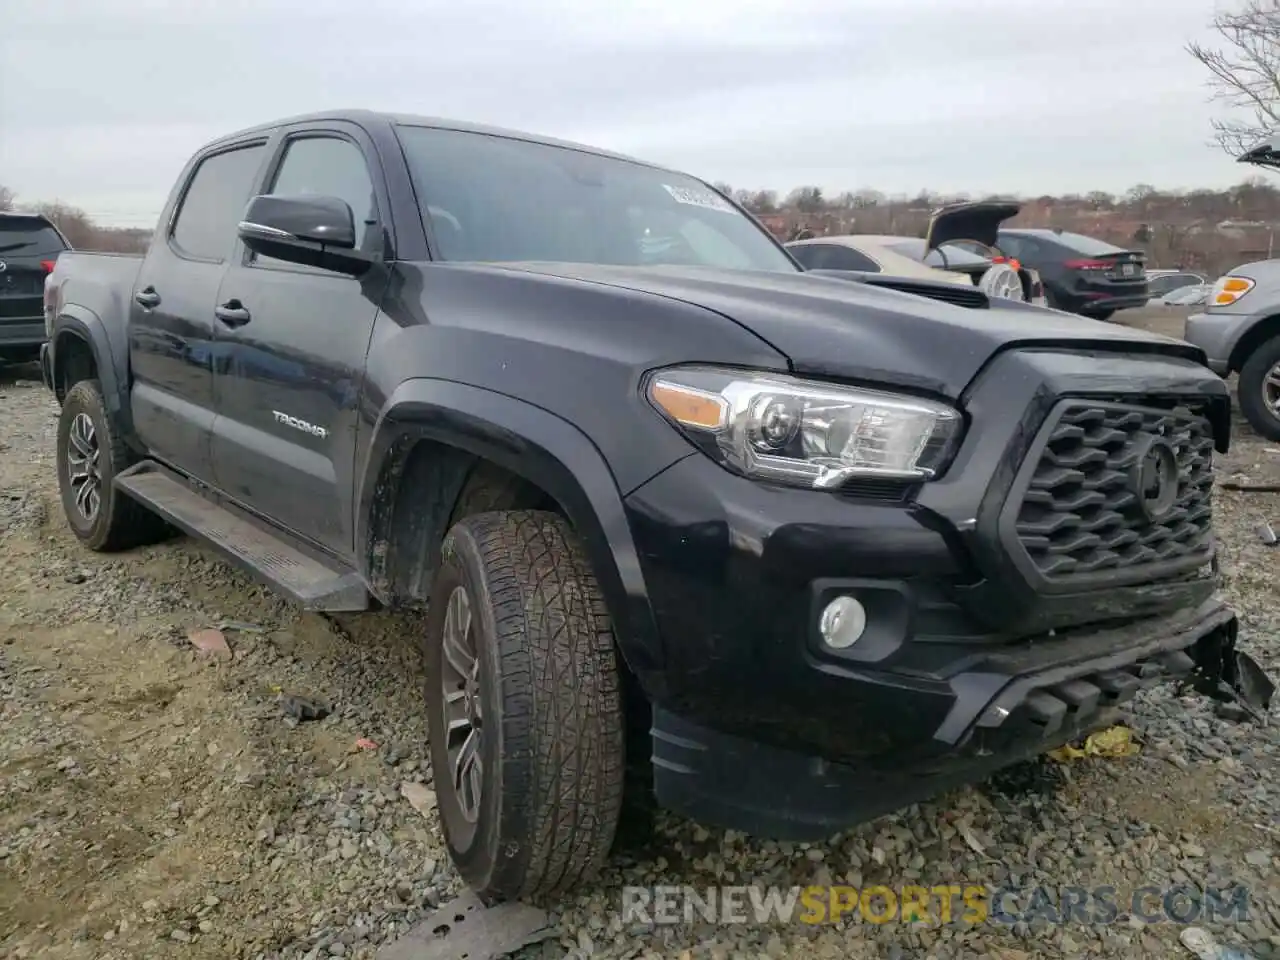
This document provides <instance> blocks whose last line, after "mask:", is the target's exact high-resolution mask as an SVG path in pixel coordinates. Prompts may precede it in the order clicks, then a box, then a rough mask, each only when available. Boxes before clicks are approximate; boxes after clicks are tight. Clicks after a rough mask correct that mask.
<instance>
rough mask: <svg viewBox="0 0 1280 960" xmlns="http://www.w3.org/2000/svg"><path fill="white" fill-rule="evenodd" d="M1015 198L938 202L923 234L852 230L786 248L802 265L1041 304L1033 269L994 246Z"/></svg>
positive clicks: (1039, 286) (1041, 292)
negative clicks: (911, 279) (949, 286)
mask: <svg viewBox="0 0 1280 960" xmlns="http://www.w3.org/2000/svg"><path fill="white" fill-rule="evenodd" d="M1018 209H1019V207H1018V205H1017V204H1016V203H1005V202H1001V203H992V202H989V201H984V202H981V203H963V204H954V205H951V206H947V207H943V208H941V209H940V210H938V211H936V212H935V213H934V215H933V217H932V218H931V219H930V223H929V228H928V231H927V232H926V235H925V236H924V237H908V236H894V235H883V234H852V235H842V236H826V237H814V238H811V239H806V240H797V241H792V242H791V243H789V244H787V249H788V250H789V251H790V252H791V255H792V256H794V257H795V258H796V259H797V260H798V261H799V262H800V263H801V264H802V265H804V266H805V268H806V269H810V270H822V271H827V270H842V271H860V272H865V273H875V274H886V275H895V276H900V277H914V278H918V279H921V280H929V281H933V282H936V283H948V284H952V285H958V286H961V287H969V288H975V287H976V288H977V289H978V290H980V291H981V292H982V293H984V294H986V295H987V296H989V297H995V298H999V299H1006V300H1015V301H1023V302H1027V303H1032V304H1036V305H1040V306H1043V305H1044V302H1045V301H1044V290H1043V286H1042V284H1041V283H1040V277H1039V274H1037V273H1036V272H1035V271H1034V270H1031V269H1028V268H1026V267H1024V266H1023V265H1021V264H1019V263H1018V262H1017V261H1016V260H1013V259H1012V258H1010V257H1007V256H1005V255H1004V254H1003V253H1002V252H1001V251H1000V250H999V249H997V248H996V247H995V246H994V242H993V241H994V239H995V234H996V230H997V229H998V227H999V224H1000V223H1002V222H1003V221H1004V220H1006V219H1008V218H1009V217H1011V216H1014V215H1015V214H1016V213H1017V212H1018Z"/></svg>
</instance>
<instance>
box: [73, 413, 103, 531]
mask: <svg viewBox="0 0 1280 960" xmlns="http://www.w3.org/2000/svg"><path fill="white" fill-rule="evenodd" d="M101 453H102V451H101V449H100V448H99V447H98V431H97V430H96V429H95V428H94V426H93V420H92V418H90V416H89V415H88V414H87V413H78V414H76V417H75V419H74V420H72V421H71V429H70V430H69V431H68V433H67V482H68V483H69V484H70V485H71V492H72V498H73V500H74V501H75V505H76V511H77V512H78V513H79V514H80V516H82V517H84V519H86V520H88V521H89V522H90V523H92V522H93V521H94V519H95V518H96V517H97V516H98V508H99V507H100V506H101V505H102V474H101V473H100V472H99V467H98V460H99V457H100V456H101Z"/></svg>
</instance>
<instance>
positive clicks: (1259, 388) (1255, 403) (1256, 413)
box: [1236, 337, 1280, 441]
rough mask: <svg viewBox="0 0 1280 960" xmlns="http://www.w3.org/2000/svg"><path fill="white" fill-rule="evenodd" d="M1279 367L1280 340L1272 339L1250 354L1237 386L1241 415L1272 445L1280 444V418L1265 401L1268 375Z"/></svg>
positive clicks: (1242, 368)
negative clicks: (1265, 385)
mask: <svg viewBox="0 0 1280 960" xmlns="http://www.w3.org/2000/svg"><path fill="white" fill-rule="evenodd" d="M1278 363H1280V337H1272V338H1271V339H1270V340H1267V341H1266V342H1264V343H1261V344H1259V345H1258V346H1257V347H1255V348H1254V350H1253V352H1252V353H1251V354H1249V359H1248V360H1246V361H1245V362H1244V366H1243V367H1241V368H1240V379H1239V381H1238V382H1237V384H1236V395H1237V396H1238V397H1239V399H1240V412H1241V413H1243V414H1244V418H1245V419H1246V420H1248V421H1249V426H1251V427H1253V429H1254V430H1255V431H1257V432H1258V433H1259V434H1261V435H1262V436H1263V437H1265V438H1266V439H1268V440H1272V441H1280V418H1277V417H1276V415H1275V414H1274V413H1273V412H1272V411H1271V410H1270V409H1269V408H1268V407H1267V404H1266V402H1265V401H1264V399H1263V383H1264V381H1265V380H1266V378H1267V373H1268V372H1269V371H1270V370H1271V368H1272V367H1274V366H1275V365H1276V364H1278Z"/></svg>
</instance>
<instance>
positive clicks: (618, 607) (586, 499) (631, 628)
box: [356, 379, 665, 696]
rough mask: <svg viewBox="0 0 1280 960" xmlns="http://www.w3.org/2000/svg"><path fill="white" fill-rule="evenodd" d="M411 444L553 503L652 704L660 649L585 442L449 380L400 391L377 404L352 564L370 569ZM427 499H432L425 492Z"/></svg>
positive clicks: (601, 465) (609, 484)
mask: <svg viewBox="0 0 1280 960" xmlns="http://www.w3.org/2000/svg"><path fill="white" fill-rule="evenodd" d="M418 440H433V441H437V442H440V443H443V444H447V445H448V446H450V447H454V448H456V449H460V450H463V451H466V452H467V453H470V454H472V455H474V456H478V457H483V458H485V459H487V460H490V461H492V462H494V463H496V464H498V465H499V466H501V467H503V468H505V469H507V470H510V471H511V472H512V473H514V474H517V475H519V476H521V477H523V478H525V479H526V480H528V481H530V482H531V483H534V484H537V485H538V486H539V487H540V488H542V489H543V490H545V491H546V492H547V493H548V494H550V495H551V496H552V497H553V498H554V499H555V500H556V502H557V503H558V504H559V505H560V507H561V509H562V510H563V511H564V513H565V515H566V516H567V517H568V519H569V522H570V523H572V524H573V527H574V529H575V530H576V531H577V532H578V534H579V536H580V537H581V538H582V541H583V545H584V547H585V549H586V553H587V557H588V559H589V560H590V562H591V565H592V569H593V570H594V572H595V575H596V578H597V580H598V581H599V583H600V586H601V589H602V590H603V592H604V595H605V601H606V603H607V604H608V606H609V613H610V616H611V618H612V619H613V624H614V630H615V633H616V636H617V638H618V645H619V648H620V650H621V652H622V656H623V658H624V659H625V660H626V663H627V666H628V667H629V668H630V669H631V671H632V672H633V673H634V674H635V675H636V677H637V678H638V679H639V680H640V683H641V686H642V687H643V688H644V690H645V691H646V692H647V693H649V695H650V696H657V695H660V694H661V690H660V689H658V688H657V687H658V685H660V684H661V682H662V681H661V668H662V665H663V659H664V658H663V654H662V646H661V640H660V638H659V635H658V630H657V624H656V621H655V619H654V616H653V611H652V608H651V606H650V603H649V595H648V590H647V589H646V587H645V582H644V577H643V575H642V573H641V569H640V560H639V556H638V555H637V552H636V548H635V544H634V542H633V540H632V536H631V528H630V526H629V524H628V523H627V518H626V513H625V512H624V509H623V504H622V493H621V492H620V491H619V489H618V486H617V483H616V482H615V480H614V477H613V473H612V472H611V471H610V469H609V466H608V464H607V463H606V462H605V460H604V457H603V456H602V455H601V453H600V451H599V450H598V449H597V448H596V446H595V445H594V444H593V443H592V442H591V440H590V439H589V438H588V437H587V436H586V434H584V433H583V432H582V431H581V430H579V429H578V428H577V427H575V426H574V425H573V424H571V423H569V422H568V421H567V420H564V419H562V418H561V417H558V416H556V415H555V414H552V413H548V412H547V411H546V410H543V409H542V408H540V407H535V406H533V405H532V404H529V403H525V402H523V401H521V400H516V399H514V398H511V397H508V396H505V395H503V394H499V393H494V392H492V391H489V390H483V389H480V388H478V387H472V386H467V385H465V384H460V383H454V382H452V381H448V380H436V379H413V380H408V381H406V382H404V383H403V384H401V385H400V386H399V387H398V388H397V389H396V390H395V391H394V392H393V393H392V395H391V396H390V397H389V398H388V400H387V402H386V403H385V404H384V405H383V408H382V412H381V413H380V414H379V416H378V419H377V423H376V425H375V427H374V429H373V435H372V439H371V441H370V444H369V448H368V454H367V456H366V459H365V465H364V469H363V470H362V472H361V477H360V489H359V491H358V493H357V500H356V550H357V554H356V555H357V556H359V557H362V558H366V562H367V563H372V551H373V550H374V549H375V546H376V545H375V542H374V537H373V528H374V517H375V514H376V513H377V511H378V510H379V509H381V505H380V504H379V500H380V498H382V499H385V498H386V497H388V496H391V495H392V492H393V491H394V490H395V483H396V481H397V480H398V476H397V474H396V467H395V464H396V462H397V451H403V450H405V449H406V448H407V447H409V446H411V445H412V444H413V443H414V442H416V441H418ZM401 459H402V458H401ZM664 466H665V464H664ZM424 496H429V494H428V493H427V492H426V491H424Z"/></svg>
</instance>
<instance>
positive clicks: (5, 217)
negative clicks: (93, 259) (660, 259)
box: [0, 213, 71, 361]
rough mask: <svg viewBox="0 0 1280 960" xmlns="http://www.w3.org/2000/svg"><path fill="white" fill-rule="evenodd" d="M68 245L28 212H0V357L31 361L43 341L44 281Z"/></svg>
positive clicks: (67, 248)
mask: <svg viewBox="0 0 1280 960" xmlns="http://www.w3.org/2000/svg"><path fill="white" fill-rule="evenodd" d="M70 249H71V245H70V244H69V243H67V239H66V237H64V236H63V235H62V234H61V233H60V232H59V231H58V228H57V227H55V226H54V225H53V224H52V223H51V222H49V220H48V219H47V218H45V217H42V216H40V215H39V214H34V213H0V360H12V361H22V360H34V359H35V358H36V356H37V355H38V354H39V352H40V344H42V343H44V340H45V329H44V307H43V297H44V280H45V277H47V276H48V275H49V274H50V273H52V272H53V265H54V264H55V263H56V262H57V260H58V254H60V253H62V251H64V250H70Z"/></svg>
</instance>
